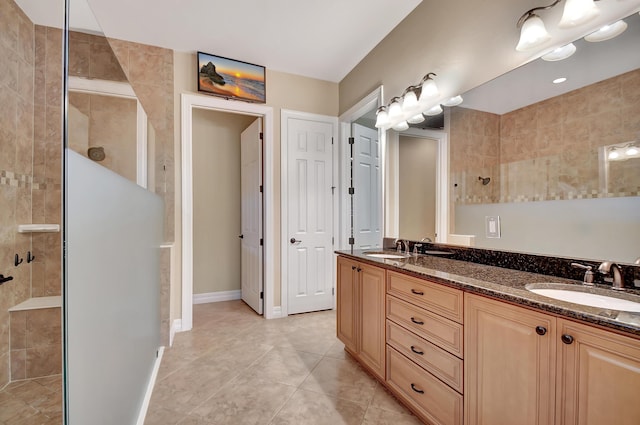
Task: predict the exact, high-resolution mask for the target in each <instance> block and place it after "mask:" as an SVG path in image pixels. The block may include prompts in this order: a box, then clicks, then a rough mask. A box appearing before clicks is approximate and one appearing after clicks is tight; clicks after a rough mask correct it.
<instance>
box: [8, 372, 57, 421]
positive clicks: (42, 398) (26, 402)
mask: <svg viewBox="0 0 640 425" xmlns="http://www.w3.org/2000/svg"><path fill="white" fill-rule="evenodd" d="M0 424H1V425H61V424H62V377H61V376H60V375H56V376H49V377H46V378H37V379H30V380H26V381H16V382H12V383H10V384H9V385H7V386H6V387H4V389H3V390H2V391H0Z"/></svg>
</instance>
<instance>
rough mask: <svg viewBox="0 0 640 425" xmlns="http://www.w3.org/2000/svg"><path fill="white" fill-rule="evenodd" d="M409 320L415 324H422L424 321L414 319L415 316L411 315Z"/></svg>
mask: <svg viewBox="0 0 640 425" xmlns="http://www.w3.org/2000/svg"><path fill="white" fill-rule="evenodd" d="M411 321H412V322H413V323H415V324H416V325H424V322H423V321H421V320H416V319H415V317H412V318H411Z"/></svg>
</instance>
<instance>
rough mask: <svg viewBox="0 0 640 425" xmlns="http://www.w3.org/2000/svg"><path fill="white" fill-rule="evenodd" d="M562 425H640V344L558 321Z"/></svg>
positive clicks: (559, 417) (559, 415)
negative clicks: (639, 396)
mask: <svg viewBox="0 0 640 425" xmlns="http://www.w3.org/2000/svg"><path fill="white" fill-rule="evenodd" d="M558 339H559V340H560V341H562V342H560V343H559V345H558V380H560V381H561V382H559V383H558V397H557V403H556V409H557V420H556V425H601V424H615V425H638V424H640V403H638V395H639V394H640V340H638V339H633V338H630V337H626V336H622V335H618V334H615V333H613V332H609V331H604V330H601V329H597V328H593V327H590V326H585V325H581V324H578V323H574V322H571V321H568V320H564V319H558Z"/></svg>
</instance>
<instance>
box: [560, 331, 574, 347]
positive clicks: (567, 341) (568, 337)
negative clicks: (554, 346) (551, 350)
mask: <svg viewBox="0 0 640 425" xmlns="http://www.w3.org/2000/svg"><path fill="white" fill-rule="evenodd" d="M560 339H561V340H562V342H564V343H565V344H567V345H569V344H571V343H573V337H572V336H571V335H567V334H564V335H562V336H561V337H560Z"/></svg>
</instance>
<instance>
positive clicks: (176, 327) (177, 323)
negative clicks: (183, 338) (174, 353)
mask: <svg viewBox="0 0 640 425" xmlns="http://www.w3.org/2000/svg"><path fill="white" fill-rule="evenodd" d="M178 332H182V319H175V320H174V321H173V323H172V324H171V328H170V329H169V347H172V346H173V337H174V336H176V333H178Z"/></svg>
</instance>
